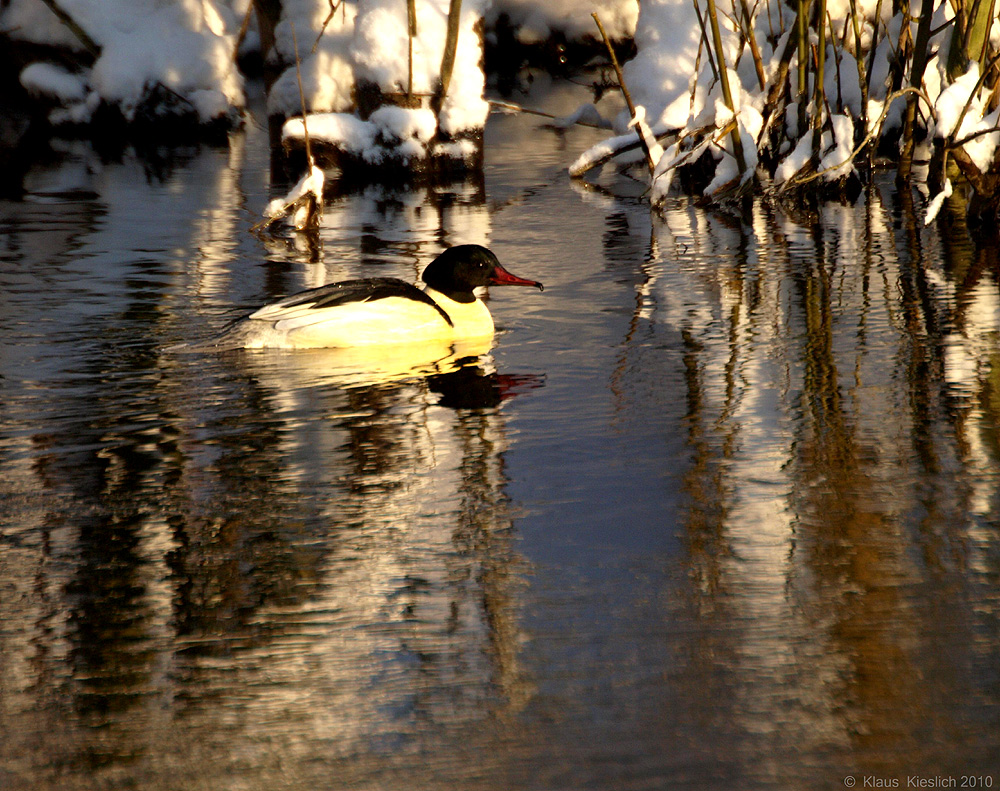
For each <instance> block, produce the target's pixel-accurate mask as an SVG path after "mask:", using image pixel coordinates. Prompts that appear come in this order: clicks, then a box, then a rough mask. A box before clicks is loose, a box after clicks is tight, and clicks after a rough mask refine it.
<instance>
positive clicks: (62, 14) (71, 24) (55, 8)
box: [42, 0, 101, 58]
mask: <svg viewBox="0 0 1000 791" xmlns="http://www.w3.org/2000/svg"><path fill="white" fill-rule="evenodd" d="M42 2H43V3H45V5H47V6H48V7H49V10H50V11H51V12H52V13H53V14H55V15H56V16H57V17H58V18H59V21H60V22H62V23H63V24H64V25H65V26H66V27H67V29H68V30H69V31H70V33H72V34H73V35H74V36H76V39H77V41H79V42H80V43H81V44H82V45H83V48H84V49H85V50H87V52H89V53H90V54H91V55H93V56H94V57H95V58H96V57H98V56H99V55H100V54H101V48H100V46H98V44H97V42H96V41H94V39H92V38H91V37H90V36H89V35H87V31H85V30H84V29H83V28H82V27H80V26H79V25H78V24H77V23H76V20H74V19H73V17H71V16H70V15H69V14H67V13H66V11H64V10H63V8H62V6H60V5H59V4H58V3H57V2H56V0H42Z"/></svg>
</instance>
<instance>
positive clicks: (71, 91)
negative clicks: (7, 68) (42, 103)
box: [20, 63, 87, 102]
mask: <svg viewBox="0 0 1000 791" xmlns="http://www.w3.org/2000/svg"><path fill="white" fill-rule="evenodd" d="M20 79H21V85H23V86H24V87H25V89H27V91H28V92H29V93H32V94H34V95H36V96H48V97H50V98H53V99H58V100H59V101H61V102H82V101H83V100H84V99H86V98H87V82H86V80H85V79H84V78H83V77H82V76H80V75H79V74H73V73H71V72H68V71H66V69H64V68H62V67H61V66H56V65H54V64H52V63H32V64H31V65H29V66H26V67H25V69H24V70H23V71H22V72H21V76H20Z"/></svg>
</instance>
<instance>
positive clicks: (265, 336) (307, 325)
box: [215, 245, 542, 348]
mask: <svg viewBox="0 0 1000 791" xmlns="http://www.w3.org/2000/svg"><path fill="white" fill-rule="evenodd" d="M421 278H422V280H423V281H424V287H423V289H421V288H418V287H417V286H414V285H411V284H409V283H406V282H405V281H403V280H398V279H396V278H369V279H366V280H348V281H343V282H340V283H332V284H329V285H326V286H320V287H319V288H314V289H309V290H307V291H303V292H300V293H298V294H294V295H292V296H290V297H286V298H285V299H282V300H279V301H278V302H274V303H271V304H269V305H265V306H264V307H262V308H260V309H258V310H256V311H254V312H253V313H251V314H250V315H249V316H247V317H246V318H244V319H241V320H239V321H238V322H236V323H235V324H234V325H232V326H231V327H230V328H229V329H228V330H226V332H224V333H223V335H222V336H221V337H220V338H218V339H217V341H216V343H215V345H216V346H219V347H222V348H265V347H267V348H352V347H359V346H385V345H403V344H422V343H430V342H441V341H446V342H447V341H455V340H464V339H471V338H488V337H490V336H492V334H493V318H492V316H491V315H490V311H489V309H488V308H487V307H486V305H485V304H484V303H483V301H482V300H481V299H479V298H478V297H477V296H476V294H475V289H477V288H479V287H482V286H487V285H524V286H536V287H538V288H541V287H542V285H541V283H538V282H536V281H533V280H526V279H524V278H520V277H517V276H515V275H512V274H511V273H509V272H507V271H506V270H505V269H504V268H503V267H502V266H500V263H499V261H497V259H496V256H495V255H494V254H493V253H492V252H491V251H489V250H488V249H486V248H485V247H481V246H479V245H459V246H457V247H451V248H449V249H447V250H445V251H444V252H443V253H442V254H441V255H440V256H438V257H437V258H436V259H435V260H434V261H433V262H432V263H431V264H430V265H428V267H427V268H426V269H425V270H424V272H423V274H422V276H421Z"/></svg>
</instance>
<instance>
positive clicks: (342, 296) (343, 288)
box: [281, 277, 455, 327]
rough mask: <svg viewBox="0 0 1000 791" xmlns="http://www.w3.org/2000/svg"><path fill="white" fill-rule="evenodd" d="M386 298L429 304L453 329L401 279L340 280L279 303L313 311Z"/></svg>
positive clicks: (426, 298)
mask: <svg viewBox="0 0 1000 791" xmlns="http://www.w3.org/2000/svg"><path fill="white" fill-rule="evenodd" d="M388 297H403V298H404V299H413V300H416V301H417V302H423V303H424V304H426V305H430V306H431V307H432V308H434V309H435V310H437V312H438V313H440V314H441V317H442V318H443V319H444V320H445V321H447V322H448V324H449V326H452V327H454V326H455V325H454V323H453V322H452V320H451V317H450V316H449V315H448V314H447V313H445V311H444V310H443V309H442V308H441V306H440V305H438V304H437V302H435V301H434V300H433V299H431V298H430V297H429V296H427V294H425V293H424V292H423V291H421V290H420V289H419V288H417V287H416V286H414V285H413V284H412V283H407V282H406V281H405V280H400V279H399V278H396V277H369V278H364V279H359V280H342V281H340V282H339V283H329V284H327V285H325V286H319V287H318V288H310V289H308V290H306V291H301V292H299V293H298V294H294V295H292V296H291V297H288V299H285V300H282V303H281V304H282V305H284V306H286V307H294V306H295V305H305V304H309V303H311V304H312V307H313V309H319V308H332V307H336V306H337V305H345V304H347V303H349V302H372V301H374V300H377V299H386V298H388Z"/></svg>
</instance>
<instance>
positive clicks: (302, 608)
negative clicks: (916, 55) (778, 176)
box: [0, 79, 1000, 790]
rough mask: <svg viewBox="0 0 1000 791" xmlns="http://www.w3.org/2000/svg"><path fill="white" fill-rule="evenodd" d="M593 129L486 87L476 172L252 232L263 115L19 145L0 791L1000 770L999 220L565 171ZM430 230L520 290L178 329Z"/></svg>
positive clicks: (1, 453)
mask: <svg viewBox="0 0 1000 791" xmlns="http://www.w3.org/2000/svg"><path fill="white" fill-rule="evenodd" d="M522 98H524V100H525V101H526V102H528V103H534V104H535V105H537V106H539V107H542V108H544V109H546V110H549V111H552V112H556V113H561V112H567V111H568V110H569V109H572V107H573V106H574V105H575V103H576V102H578V101H582V100H584V99H585V98H586V94H585V93H584V92H583V91H581V90H579V89H577V88H574V87H573V86H568V85H565V84H556V85H548V84H545V82H544V81H543V80H541V79H540V80H538V81H536V84H535V86H534V88H533V91H532V93H531V95H530V96H527V97H522ZM601 136H602V133H599V132H595V131H593V130H586V129H573V130H569V131H567V132H556V131H553V130H550V129H546V128H543V127H542V126H541V122H540V119H539V118H537V117H535V116H525V115H494V116H493V117H491V119H490V122H489V125H488V128H487V149H486V151H487V166H486V171H485V179H484V181H483V182H482V183H463V184H455V185H451V186H446V187H440V188H435V189H412V190H405V189H391V190H390V189H385V188H376V187H373V188H370V189H368V190H365V191H362V192H360V193H355V194H351V195H346V196H341V197H336V198H332V199H331V200H330V202H329V204H328V205H327V207H326V212H325V216H324V220H323V226H322V229H321V232H320V234H319V238H318V240H309V239H306V238H303V237H299V238H294V237H293V236H291V235H289V236H280V237H276V238H271V239H259V238H257V237H255V236H253V235H252V234H251V233H250V232H249V228H250V226H251V225H253V224H254V223H255V222H256V221H257V219H258V218H259V216H260V211H261V209H262V208H263V206H264V204H265V203H266V201H267V200H268V198H269V197H270V185H269V181H268V177H267V174H268V161H267V150H266V136H265V135H264V134H263V133H262V132H261V131H260V130H259V129H258V128H256V127H254V126H252V125H251V126H250V127H249V128H248V129H247V130H246V132H244V133H240V134H236V135H234V136H233V138H232V141H231V145H230V147H229V148H228V149H217V148H207V147H206V148H191V149H182V150H178V151H171V152H161V154H162V156H161V157H156V158H153V159H151V158H149V157H139V156H137V155H136V154H134V153H132V152H125V153H124V154H123V155H122V156H121V157H120V158H118V159H112V160H107V159H101V158H100V157H99V156H98V155H96V154H95V153H94V152H93V150H92V149H91V148H90V147H89V146H86V145H83V144H79V143H60V144H59V146H58V147H59V149H60V150H59V151H58V152H57V155H56V156H54V157H53V158H51V159H50V160H47V161H45V162H39V163H37V164H35V165H34V166H33V167H32V168H30V169H29V171H28V174H27V176H26V178H25V182H24V184H23V196H22V197H20V198H19V199H7V200H4V201H0V227H2V231H3V233H2V235H0V473H2V474H0V504H2V507H0V788H5V789H6V788H12V789H105V788H106V789H119V788H122V789H131V788H142V789H160V788H163V789H278V788H288V789H310V790H312V789H317V788H319V789H343V788H359V789H360V788H364V789H390V788H400V787H404V786H405V787H407V788H412V789H512V788H523V789H567V790H569V789H611V788H614V789H661V788H690V789H704V788H719V787H739V788H761V789H764V788H767V789H775V788H777V789H802V788H831V789H832V788H843V787H845V785H844V780H845V778H846V777H848V776H851V777H855V778H857V783H858V787H862V782H863V779H864V778H865V777H869V778H881V779H884V780H886V781H888V780H890V779H896V780H898V781H899V782H900V785H901V786H902V787H906V783H907V779H908V778H910V777H923V778H931V777H944V778H955V780H956V783H958V782H960V781H961V778H962V777H963V776H974V777H976V778H990V780H989V782H991V783H1000V759H998V757H997V756H998V755H1000V617H998V612H1000V532H998V527H1000V518H998V517H997V512H998V505H1000V503H998V483H1000V466H998V455H1000V447H998V437H997V430H996V426H997V422H998V417H1000V398H998V392H1000V388H998V379H997V376H998V373H997V371H998V363H1000V355H998V352H997V348H998V346H997V344H998V340H1000V300H998V291H997V288H998V281H997V277H998V262H997V252H996V250H997V248H996V246H995V245H994V246H987V247H985V248H983V249H977V248H976V246H975V245H972V244H971V243H970V242H969V241H968V234H967V233H965V232H964V230H963V229H962V227H961V226H960V224H959V223H956V222H953V221H950V220H949V219H948V218H947V217H946V218H944V219H942V220H941V221H940V222H939V223H937V224H936V225H933V226H930V227H924V226H923V225H922V224H921V218H920V216H919V210H920V200H919V197H917V205H916V208H914V206H913V205H912V204H913V199H912V198H911V197H910V196H909V195H899V194H897V193H896V192H895V191H894V189H893V188H892V185H891V181H889V180H886V181H885V182H884V183H881V182H880V183H879V184H876V185H875V187H874V188H873V189H872V190H871V191H870V192H869V193H867V194H866V195H863V196H862V198H861V199H860V200H859V201H858V203H857V204H855V205H850V206H845V205H840V204H826V205H822V206H820V207H819V208H818V209H816V210H814V211H812V210H803V209H794V208H792V207H780V208H775V207H773V206H768V205H766V204H764V203H763V202H756V203H754V204H753V205H752V206H750V207H749V208H748V210H747V211H746V212H744V213H735V212H725V211H710V210H706V209H704V208H700V207H698V206H697V205H696V204H695V203H693V202H691V201H689V200H687V199H683V198H677V199H676V200H674V201H673V202H672V203H671V204H670V205H669V206H668V207H667V209H666V210H665V211H664V213H663V215H662V216H656V217H651V216H650V213H649V210H648V207H647V206H646V205H645V204H644V203H643V202H642V201H641V199H640V195H641V191H642V190H641V186H638V185H636V184H634V183H631V182H630V181H629V180H628V179H627V178H625V177H622V176H617V175H616V174H614V173H610V172H609V173H605V174H602V175H600V176H595V177H594V178H593V179H592V180H591V181H589V182H587V183H576V184H574V183H571V182H570V180H569V179H568V177H567V176H566V173H565V168H566V165H567V164H568V163H569V162H571V161H572V160H573V159H574V158H575V157H576V154H577V153H578V152H579V151H580V150H582V149H583V148H584V147H585V146H587V145H589V144H590V143H591V142H594V141H596V140H598V139H600V137H601ZM274 189H275V190H280V189H281V187H280V186H277V185H276V186H275V188H274ZM462 242H480V243H487V244H489V245H490V246H491V247H492V248H493V249H494V250H495V251H496V252H497V254H498V255H499V257H500V259H501V260H502V261H503V262H504V263H505V265H507V266H508V267H509V268H510V269H511V270H512V271H514V272H516V273H518V274H521V275H523V276H526V277H531V278H536V279H539V280H542V281H543V282H544V283H545V285H546V290H545V292H544V294H539V293H537V292H536V291H534V290H529V289H499V288H497V289H494V290H493V293H492V294H491V295H490V297H491V299H490V305H491V309H492V311H493V313H494V317H495V319H496V321H497V325H498V329H499V331H498V334H497V337H496V339H495V345H494V346H493V348H492V349H490V350H476V351H477V354H474V355H472V357H471V359H470V358H464V357H463V358H462V359H457V358H452V359H447V360H438V359H430V360H424V361H422V362H421V364H420V366H419V368H418V369H417V370H408V369H407V368H406V366H397V367H396V368H394V369H392V370H380V371H378V372H373V371H370V370H367V371H366V370H365V369H364V367H363V366H360V365H355V364H354V363H353V362H351V361H350V360H347V361H345V359H344V358H343V357H342V356H338V355H336V354H331V353H329V352H326V351H315V352H304V353H291V352H280V351H275V352H260V353H246V354H244V353H227V354H209V353H205V352H197V351H195V352H188V353H184V354H178V353H176V352H170V351H167V350H168V349H169V348H170V347H171V346H174V345H176V344H179V343H184V342H188V341H192V340H201V339H204V338H205V337H207V336H209V335H210V334H212V333H213V332H215V331H218V330H219V329H220V328H221V327H222V326H224V324H225V323H226V322H227V321H228V320H229V319H230V318H232V317H234V316H237V315H240V313H241V311H245V310H246V309H247V308H249V307H250V306H253V305H257V304H260V303H262V302H264V301H267V300H268V299H271V298H273V297H276V296H280V295H284V294H287V293H290V292H292V291H295V290H298V289H301V288H304V287H308V286H313V285H319V284H321V283H324V282H328V281H330V280H335V279H341V278H346V277H359V276H366V275H391V276H398V277H404V278H407V279H414V278H415V277H416V276H417V275H418V273H419V271H420V269H421V268H422V267H423V266H424V265H425V264H426V263H427V262H428V261H429V260H431V258H433V256H434V255H435V254H436V253H437V252H438V251H439V250H440V249H441V247H442V246H443V245H448V244H455V243H462ZM984 784H985V781H980V787H982V785H984ZM991 787H992V786H991Z"/></svg>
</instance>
